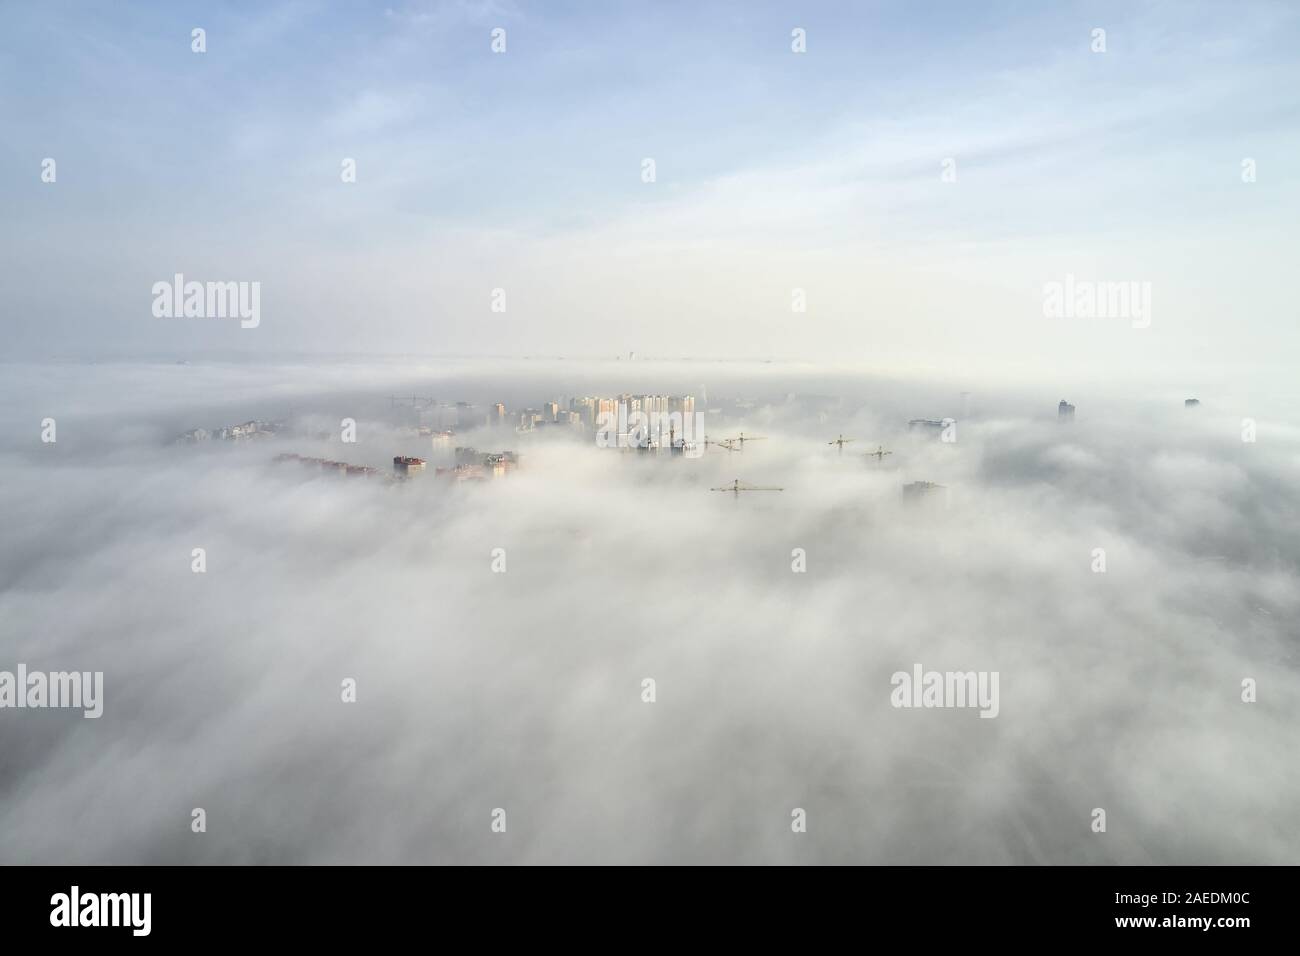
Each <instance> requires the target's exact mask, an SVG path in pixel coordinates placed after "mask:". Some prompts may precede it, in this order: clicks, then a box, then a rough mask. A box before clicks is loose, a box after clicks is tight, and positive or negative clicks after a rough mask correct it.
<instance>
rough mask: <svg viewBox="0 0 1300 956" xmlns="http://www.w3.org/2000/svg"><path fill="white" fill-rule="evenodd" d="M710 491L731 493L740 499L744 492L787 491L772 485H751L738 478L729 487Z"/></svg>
mask: <svg viewBox="0 0 1300 956" xmlns="http://www.w3.org/2000/svg"><path fill="white" fill-rule="evenodd" d="M709 491H730V492H731V493H732V494H734V495H735V496H736V497H737V498H739V497H740V493H741V492H742V491H785V489H784V488H776V487H773V486H771V485H751V484H749V483H748V482H744V481H741V480H740V479H739V478H737V479H736V480H735V481H733V482H732V483H731V484H729V485H723V486H722V487H721V488H710V489H709Z"/></svg>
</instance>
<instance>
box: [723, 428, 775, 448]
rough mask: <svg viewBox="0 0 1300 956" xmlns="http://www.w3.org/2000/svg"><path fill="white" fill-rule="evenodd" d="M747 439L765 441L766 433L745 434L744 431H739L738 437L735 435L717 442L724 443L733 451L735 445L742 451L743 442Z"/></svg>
mask: <svg viewBox="0 0 1300 956" xmlns="http://www.w3.org/2000/svg"><path fill="white" fill-rule="evenodd" d="M747 441H767V436H766V435H746V434H745V433H744V432H741V433H740V435H739V436H738V437H736V438H728V439H727V440H726V441H722V442H719V443H718V444H720V445H726V446H727V447H728V448H731V449H732V450H733V451H735V448H736V446H739V448H740V450H741V451H744V450H745V442H747Z"/></svg>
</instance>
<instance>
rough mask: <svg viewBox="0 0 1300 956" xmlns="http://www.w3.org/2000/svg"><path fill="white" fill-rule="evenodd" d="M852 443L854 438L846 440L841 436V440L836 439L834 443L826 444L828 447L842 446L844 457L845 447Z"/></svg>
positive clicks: (841, 451) (841, 452)
mask: <svg viewBox="0 0 1300 956" xmlns="http://www.w3.org/2000/svg"><path fill="white" fill-rule="evenodd" d="M851 441H853V439H852V438H845V437H844V436H843V435H841V436H840V437H839V438H837V439H835V440H834V441H828V442H827V443H826V444H828V445H839V446H840V454H841V455H842V454H844V446H845V445H847V444H848V443H849V442H851Z"/></svg>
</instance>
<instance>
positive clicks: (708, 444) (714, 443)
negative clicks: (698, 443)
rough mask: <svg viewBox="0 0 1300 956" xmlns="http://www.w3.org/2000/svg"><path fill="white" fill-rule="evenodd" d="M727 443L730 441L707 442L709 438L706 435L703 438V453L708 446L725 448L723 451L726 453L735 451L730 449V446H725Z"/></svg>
mask: <svg viewBox="0 0 1300 956" xmlns="http://www.w3.org/2000/svg"><path fill="white" fill-rule="evenodd" d="M727 441H730V439H727V440H726V441H709V436H708V435H705V436H704V450H705V451H708V450H709V446H710V445H716V446H717V447H718V448H725V449H727V451H735V450H736V449H734V448H732V447H731V445H729V444H727Z"/></svg>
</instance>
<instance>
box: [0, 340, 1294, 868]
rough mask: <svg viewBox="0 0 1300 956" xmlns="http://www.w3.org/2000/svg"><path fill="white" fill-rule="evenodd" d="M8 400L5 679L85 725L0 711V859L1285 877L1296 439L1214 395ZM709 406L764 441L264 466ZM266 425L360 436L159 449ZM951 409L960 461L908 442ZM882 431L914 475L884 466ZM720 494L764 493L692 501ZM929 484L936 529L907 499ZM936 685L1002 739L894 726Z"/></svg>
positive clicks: (101, 378) (579, 380)
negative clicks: (474, 406)
mask: <svg viewBox="0 0 1300 956" xmlns="http://www.w3.org/2000/svg"><path fill="white" fill-rule="evenodd" d="M9 371H10V372H11V373H12V374H7V375H6V378H5V381H6V388H5V395H4V398H5V402H4V405H5V408H6V409H7V412H6V413H5V414H6V420H5V423H4V424H5V429H4V433H5V435H6V440H5V442H4V444H3V446H0V456H2V457H0V471H3V474H4V487H5V489H6V494H5V496H4V500H3V506H2V507H3V508H4V511H5V514H4V515H3V522H4V525H5V528H6V534H5V538H4V545H3V548H0V576H2V579H3V581H4V582H5V585H4V589H3V591H2V592H0V620H3V621H4V627H3V629H2V630H0V669H12V667H13V665H15V664H16V663H17V662H20V661H21V662H25V663H26V664H27V665H28V666H29V667H31V668H33V669H35V668H42V669H46V670H58V669H78V670H102V671H104V673H105V710H104V716H103V717H102V718H100V719H99V720H84V719H82V718H81V716H80V714H79V713H76V712H69V711H44V712H41V711H13V710H7V711H0V755H3V756H2V757H0V760H2V761H3V768H4V772H3V773H2V774H0V847H3V848H4V849H3V851H2V852H3V856H4V860H5V862H10V863H72V862H77V863H143V862H186V863H198V862H216V863H237V862H239V863H250V862H294V863H298V862H304V863H306V862H310V863H327V862H328V863H344V862H402V863H415V862H485V863H486V862H523V863H536V862H556V861H560V862H594V861H604V862H723V861H730V862H754V863H758V862H763V863H768V862H789V863H800V862H881V863H905V862H906V863H942V862H952V863H1197V864H1200V863H1281V862H1290V861H1294V859H1295V858H1296V855H1297V851H1300V845H1298V840H1300V838H1297V836H1296V834H1297V832H1300V831H1297V822H1298V820H1297V815H1298V813H1300V811H1297V809H1296V807H1297V805H1298V804H1297V801H1296V797H1297V794H1298V793H1300V787H1298V784H1300V769H1297V766H1296V764H1295V762H1294V760H1293V759H1292V758H1291V754H1292V751H1293V749H1294V746H1293V744H1294V740H1295V731H1296V719H1295V714H1296V713H1297V706H1298V705H1300V675H1298V674H1297V659H1296V655H1295V643H1294V628H1293V627H1292V626H1291V624H1290V622H1291V621H1293V620H1294V618H1295V614H1296V611H1297V603H1298V602H1300V590H1298V589H1297V582H1296V577H1295V568H1296V564H1297V558H1300V554H1298V553H1297V552H1298V549H1300V546H1298V545H1297V544H1296V542H1297V541H1300V535H1298V534H1297V532H1300V528H1298V527H1297V523H1298V522H1300V517H1298V516H1300V508H1297V507H1296V505H1297V502H1296V492H1295V490H1294V483H1293V481H1292V480H1291V475H1292V474H1293V472H1294V466H1295V463H1296V457H1297V453H1298V452H1300V436H1297V435H1296V434H1295V433H1294V432H1291V431H1287V430H1285V429H1281V428H1277V427H1269V426H1268V425H1267V423H1261V425H1260V432H1259V439H1258V441H1257V442H1255V443H1244V442H1242V441H1241V440H1240V418H1241V416H1240V415H1238V414H1237V410H1236V409H1232V408H1229V407H1227V406H1226V405H1225V406H1224V407H1217V406H1214V405H1211V404H1209V403H1207V406H1206V407H1203V408H1202V409H1200V410H1199V411H1197V412H1191V413H1188V412H1185V411H1184V409H1183V408H1182V406H1181V401H1177V402H1171V401H1166V400H1164V399H1163V398H1159V399H1156V398H1151V399H1149V400H1147V401H1145V402H1129V401H1128V400H1127V399H1123V398H1122V397H1120V396H1115V395H1104V396H1103V395H1085V394H1074V395H1071V396H1069V397H1070V398H1071V400H1072V401H1075V402H1076V403H1077V404H1078V405H1079V419H1078V421H1076V422H1075V424H1074V425H1073V426H1061V425H1058V423H1057V422H1056V421H1055V418H1054V413H1055V401H1056V399H1057V398H1059V397H1060V396H1057V395H1038V396H1036V397H1033V398H1029V397H1026V396H1024V395H1019V394H1011V393H1004V394H995V393H992V392H989V393H987V394H984V393H980V394H976V395H975V396H972V397H970V398H968V399H967V400H966V401H968V402H969V404H970V405H971V409H970V412H969V414H966V412H965V410H964V409H963V408H962V407H961V404H962V399H960V398H959V397H957V390H956V389H955V388H953V387H950V386H948V385H946V384H944V383H937V384H934V385H925V384H915V383H914V384H911V385H906V384H901V383H887V382H878V381H877V382H873V381H863V380H861V379H859V380H857V381H853V380H850V379H847V378H846V379H845V380H844V381H829V380H827V378H826V377H825V376H824V375H823V376H822V377H820V378H815V377H812V376H808V375H806V374H804V373H803V372H802V371H800V370H798V369H777V370H773V369H771V368H764V367H762V366H735V367H733V368H730V369H723V368H720V367H709V368H707V369H705V368H701V367H698V366H697V367H692V366H690V365H669V364H667V363H653V364H651V363H647V364H641V363H637V364H636V365H632V366H628V365H626V364H625V365H624V367H622V368H615V367H614V365H613V363H608V364H605V365H602V366H578V365H574V364H572V363H570V364H569V365H568V366H563V365H552V366H540V365H539V366H535V367H533V368H532V369H531V370H528V371H521V370H520V368H519V367H514V368H511V369H502V368H500V367H493V366H490V365H484V364H474V363H462V364H460V365H456V366H442V367H438V368H426V369H412V368H407V367H403V366H397V365H394V366H388V367H374V366H368V367H361V366H348V365H337V366H328V367H324V366H323V367H317V368H308V367H281V366H274V367H273V366H264V367H253V368H223V367H221V366H166V367H162V366H154V367H139V366H125V365H123V366H94V367H79V366H62V367H43V368H34V367H19V366H12V367H10V369H9ZM706 375H707V377H708V379H709V383H710V384H709V388H708V392H709V397H710V400H711V406H710V407H713V408H717V409H719V411H717V412H712V413H710V414H709V416H708V421H709V428H710V430H715V429H716V434H715V437H720V436H721V435H723V434H726V433H734V432H735V431H737V430H739V429H742V428H743V429H744V430H746V431H748V432H750V433H754V434H762V435H766V436H767V441H765V442H761V443H755V444H753V445H750V446H747V448H746V450H745V451H744V452H743V453H740V452H737V453H727V452H723V451H716V450H711V451H710V452H709V453H708V454H707V455H706V456H705V457H704V458H702V459H700V460H698V461H691V460H682V459H673V460H667V459H663V458H660V459H646V458H643V457H639V456H636V455H623V454H620V453H618V452H613V451H607V450H601V449H597V448H596V447H594V442H593V441H591V440H590V439H588V440H586V441H580V440H569V439H567V438H563V437H558V436H551V437H549V438H547V437H545V436H543V435H536V436H524V437H522V438H520V437H519V436H515V435H513V434H509V435H503V434H501V433H494V432H489V431H487V430H481V431H479V432H477V433H472V434H468V435H464V436H458V442H459V441H463V442H465V443H468V444H473V445H475V446H476V447H479V448H481V449H483V450H492V449H499V448H504V447H510V448H513V449H514V450H516V451H519V452H521V453H522V454H523V456H524V465H523V467H522V468H521V469H520V470H519V471H518V472H516V473H514V474H511V475H509V476H508V477H506V478H504V479H500V480H496V481H493V482H490V483H487V484H485V485H483V486H471V485H468V484H464V485H451V484H448V483H445V482H442V481H440V480H439V479H437V478H436V477H435V476H434V475H433V474H432V473H430V474H426V475H425V476H423V477H422V478H420V479H419V480H416V481H412V482H410V483H408V484H406V485H404V486H400V487H389V486H385V485H383V484H381V483H378V482H373V481H361V480H356V481H348V480H340V479H330V478H328V477H326V476H323V475H311V474H308V473H305V472H303V471H302V470H301V468H300V467H299V466H296V465H295V466H288V467H286V466H276V465H274V464H273V463H272V461H271V459H272V458H273V456H274V455H275V454H276V453H278V452H280V451H297V452H300V453H303V454H312V455H322V456H324V457H330V458H344V459H346V460H349V461H354V462H355V463H358V464H373V465H380V466H383V465H385V464H386V463H387V462H389V461H391V457H392V456H393V455H395V454H399V453H409V454H424V455H425V457H429V458H430V459H431V465H432V464H437V463H442V461H441V460H440V456H441V455H444V454H448V453H444V452H438V451H434V450H431V449H430V446H429V443H428V442H429V440H428V439H419V438H415V437H412V436H409V435H406V434H404V433H403V432H402V431H401V430H400V428H399V423H398V422H397V421H395V420H394V419H393V414H394V413H393V412H392V410H391V409H390V408H389V402H388V400H387V396H388V395H389V394H391V393H392V392H395V391H396V392H399V393H407V394H409V393H411V392H412V391H414V393H415V394H435V395H437V396H439V397H444V398H447V399H452V400H455V399H461V398H463V399H467V400H474V401H478V402H482V403H488V402H492V401H496V400H498V399H500V400H504V401H506V402H507V403H508V404H510V405H511V406H512V407H516V406H520V405H523V404H531V405H537V404H539V403H540V402H541V401H542V400H543V399H545V398H549V397H551V396H559V395H564V394H567V395H576V394H588V393H592V392H596V391H602V392H605V393H612V392H618V391H622V390H624V389H627V390H632V391H636V390H639V389H644V390H651V389H653V390H656V391H661V390H662V391H666V390H672V391H692V392H695V393H696V394H697V395H698V394H699V388H698V385H699V379H701V378H703V377H705V376H706ZM660 383H663V384H660ZM692 383H693V384H692ZM105 396H110V397H108V398H105ZM736 398H748V399H752V400H753V403H754V405H753V408H752V409H750V410H747V411H745V412H744V413H743V414H741V413H740V412H739V411H738V409H737V407H736V406H735V405H734V404H733V401H732V400H733V399H736ZM290 413H292V415H293V416H294V417H295V419H297V420H299V421H303V422H308V423H312V424H313V425H319V426H322V427H324V428H330V427H334V428H336V427H337V422H338V421H339V420H340V419H341V418H343V417H353V418H355V419H356V420H357V422H358V434H359V439H360V440H359V442H358V443H357V444H356V445H354V446H348V445H342V444H340V443H339V442H338V441H337V440H335V441H332V442H324V441H319V440H317V439H313V438H306V437H288V438H284V439H274V440H270V441H268V442H265V443H258V442H253V443H244V444H229V443H209V444H208V445H200V446H176V445H168V444H166V440H167V439H168V438H170V437H171V436H173V435H174V434H176V433H179V432H180V431H182V430H184V429H185V428H190V427H195V426H204V427H211V426H213V425H219V424H228V423H231V422H234V421H242V420H244V419H245V418H250V417H263V418H276V417H283V416H285V415H287V414H290ZM947 415H952V416H954V417H956V418H958V419H959V421H958V425H957V428H958V433H957V438H958V440H957V441H956V442H955V443H952V444H945V443H942V442H939V441H937V440H935V439H933V438H929V439H923V438H920V437H918V436H914V435H908V434H907V433H906V429H905V423H906V420H907V419H908V418H911V417H922V416H924V417H934V418H940V417H944V416H947ZM45 416H53V417H55V418H56V419H57V420H58V429H59V430H58V442H57V443H56V444H54V445H43V444H41V443H40V441H39V434H40V429H39V427H38V423H39V421H40V420H41V418H43V417H45ZM841 432H842V433H844V434H845V435H848V436H852V437H855V438H857V439H858V441H857V442H856V443H854V444H850V445H848V446H847V447H846V450H845V452H844V453H843V454H842V455H841V454H838V453H837V452H836V449H835V448H833V447H828V446H827V445H826V442H827V441H829V440H830V439H832V438H834V437H835V435H836V434H838V433H841ZM877 444H883V445H884V446H885V447H886V448H889V449H892V450H893V451H894V454H893V455H891V456H889V457H887V458H885V459H884V461H883V462H876V461H874V460H869V459H867V458H866V457H865V456H864V455H863V454H862V453H863V452H864V451H865V450H867V449H869V448H874V447H876V445H877ZM736 477H739V478H741V479H743V480H746V481H750V482H754V483H762V484H772V485H780V486H783V487H784V488H785V489H786V490H785V491H783V492H779V493H766V494H759V493H755V494H753V495H750V496H741V497H740V498H738V499H737V498H735V497H734V496H731V495H728V494H721V493H716V492H710V491H709V490H708V489H709V488H710V487H713V486H718V485H721V484H724V483H726V482H729V481H730V480H731V479H733V478H736ZM914 480H931V481H936V482H939V483H941V484H943V485H945V486H946V487H947V488H948V495H947V498H946V506H945V505H944V503H943V501H942V500H939V501H937V502H935V503H931V504H928V505H927V504H921V505H918V506H907V505H905V503H904V501H903V498H902V492H901V488H902V485H903V484H904V483H905V482H910V481H914ZM196 547H202V548H205V549H206V552H207V572H206V573H205V574H194V573H192V572H191V569H190V565H191V557H190V555H191V551H192V549H193V548H196ZM494 548H503V549H505V552H506V556H507V557H506V561H507V569H506V571H505V573H494V572H493V571H492V557H491V553H492V551H493V549H494ZM796 548H801V549H803V550H804V552H805V553H806V556H807V571H806V572H805V573H793V572H792V571H791V562H792V551H793V549H796ZM1095 548H1104V549H1105V551H1106V559H1107V570H1106V572H1105V573H1104V574H1098V573H1094V572H1093V571H1092V564H1093V562H1094V558H1093V549H1095ZM915 663H921V664H922V665H924V666H925V667H926V668H927V669H936V670H960V671H966V670H977V671H978V670H989V671H998V672H999V673H1000V675H1001V683H1000V687H1001V701H1000V713H999V715H998V717H997V718H996V719H992V720H981V719H979V718H978V717H977V715H976V712H974V711H971V710H901V709H895V708H893V707H891V706H890V703H889V693H890V690H891V687H890V675H891V674H892V673H893V672H895V671H899V670H905V671H906V670H910V669H911V668H912V666H913V664H915ZM345 678H352V679H354V680H355V681H356V682H357V701H356V703H352V704H346V703H343V702H342V701H341V700H340V682H341V681H342V680H344V679H345ZM645 678H653V679H654V680H655V681H656V688H657V699H656V701H655V702H654V703H653V704H648V703H644V702H642V699H641V686H642V684H641V682H642V681H643V679H645ZM1245 678H1253V679H1254V680H1256V681H1257V683H1258V688H1259V690H1258V693H1259V699H1258V702H1257V703H1253V704H1247V703H1243V702H1242V701H1241V682H1242V680H1243V679H1245ZM195 807H202V808H204V809H205V810H206V812H207V817H208V830H207V832H206V833H203V834H195V833H192V832H191V831H190V814H191V810H192V809H193V808H195ZM498 807H499V808H504V809H505V810H506V813H507V820H508V827H507V832H506V833H504V834H494V833H492V832H491V829H490V824H491V813H492V811H493V809H494V808H498ZM796 807H799V808H803V809H805V810H806V812H807V815H808V831H807V833H805V834H794V833H792V832H791V828H790V820H791V816H790V815H791V811H792V810H793V809H794V808H796ZM1098 807H1100V808H1104V809H1105V810H1106V812H1107V832H1106V833H1104V834H1096V833H1093V832H1091V830H1090V823H1091V816H1090V814H1091V813H1092V811H1093V809H1094V808H1098Z"/></svg>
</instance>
